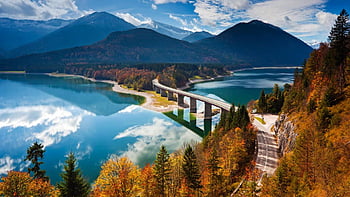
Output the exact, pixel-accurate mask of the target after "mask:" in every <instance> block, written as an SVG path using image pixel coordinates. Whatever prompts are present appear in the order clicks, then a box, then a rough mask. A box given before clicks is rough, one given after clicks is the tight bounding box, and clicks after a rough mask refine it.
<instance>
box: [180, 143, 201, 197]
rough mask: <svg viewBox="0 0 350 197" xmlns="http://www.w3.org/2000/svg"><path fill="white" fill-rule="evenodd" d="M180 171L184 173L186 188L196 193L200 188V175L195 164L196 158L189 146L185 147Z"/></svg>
mask: <svg viewBox="0 0 350 197" xmlns="http://www.w3.org/2000/svg"><path fill="white" fill-rule="evenodd" d="M183 160H184V161H183V164H182V169H183V171H184V175H185V179H186V183H187V185H188V187H190V188H191V189H193V190H194V191H197V190H198V189H200V188H202V187H203V186H202V185H201V182H200V177H201V174H200V172H199V166H198V163H197V157H196V155H195V153H194V151H193V149H192V147H191V146H190V145H188V146H187V148H186V149H185V153H184V158H183Z"/></svg>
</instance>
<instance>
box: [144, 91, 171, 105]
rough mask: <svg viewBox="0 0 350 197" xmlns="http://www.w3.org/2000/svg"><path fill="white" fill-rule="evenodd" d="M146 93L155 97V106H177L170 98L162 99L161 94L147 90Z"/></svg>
mask: <svg viewBox="0 0 350 197" xmlns="http://www.w3.org/2000/svg"><path fill="white" fill-rule="evenodd" d="M145 92H146V93H148V94H152V95H153V98H154V103H153V105H155V106H168V105H174V104H176V103H175V101H168V97H162V96H160V94H157V93H156V92H154V91H150V90H146V91H145Z"/></svg>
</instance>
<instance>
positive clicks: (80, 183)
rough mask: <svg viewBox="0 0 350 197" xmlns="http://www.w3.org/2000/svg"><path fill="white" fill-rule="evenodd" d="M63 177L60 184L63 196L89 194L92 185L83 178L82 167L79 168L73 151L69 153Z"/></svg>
mask: <svg viewBox="0 0 350 197" xmlns="http://www.w3.org/2000/svg"><path fill="white" fill-rule="evenodd" d="M61 177H62V179H63V180H62V181H61V182H60V183H59V184H58V189H59V190H60V192H61V196H64V197H66V196H69V197H74V196H79V197H80V196H88V195H89V191H90V185H89V183H88V182H87V181H86V180H85V179H84V178H83V176H82V173H81V171H80V169H79V168H77V166H76V159H75V156H74V154H73V153H72V152H71V153H69V155H68V158H67V160H66V165H65V166H64V172H63V173H62V174H61Z"/></svg>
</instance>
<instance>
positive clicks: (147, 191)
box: [141, 164, 156, 197]
mask: <svg viewBox="0 0 350 197" xmlns="http://www.w3.org/2000/svg"><path fill="white" fill-rule="evenodd" d="M141 188H142V196H145V197H152V196H154V195H155V193H156V180H155V177H154V172H153V168H152V166H151V165H150V164H147V165H146V166H145V167H144V168H143V169H142V170H141Z"/></svg>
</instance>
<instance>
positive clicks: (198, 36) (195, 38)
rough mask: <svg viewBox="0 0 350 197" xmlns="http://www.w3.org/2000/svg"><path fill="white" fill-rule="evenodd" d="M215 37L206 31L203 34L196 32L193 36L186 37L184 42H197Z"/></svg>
mask: <svg viewBox="0 0 350 197" xmlns="http://www.w3.org/2000/svg"><path fill="white" fill-rule="evenodd" d="M213 36H214V35H212V34H210V33H208V32H206V31H201V32H194V33H193V34H191V35H189V36H186V37H185V38H183V39H182V40H184V41H187V42H197V41H199V40H203V39H205V38H211V37H213Z"/></svg>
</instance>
